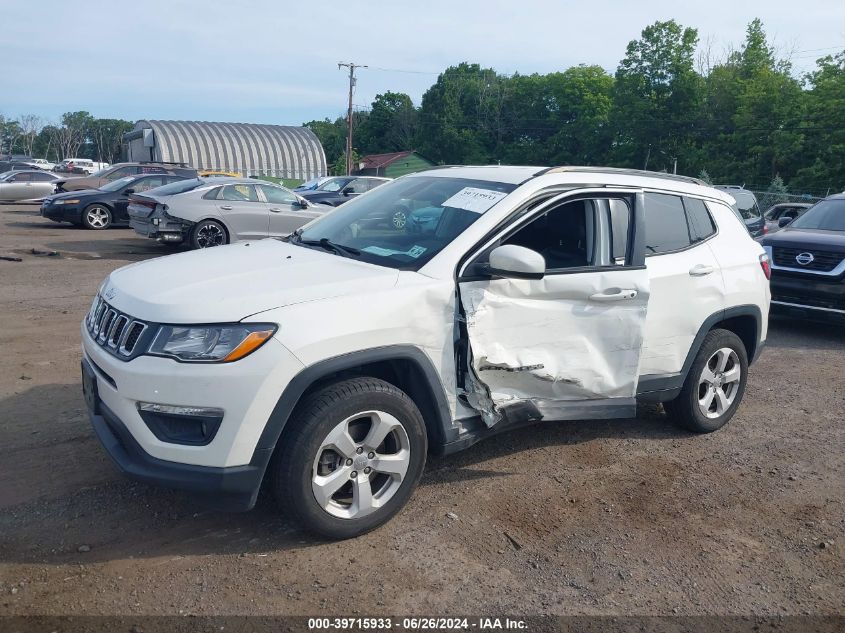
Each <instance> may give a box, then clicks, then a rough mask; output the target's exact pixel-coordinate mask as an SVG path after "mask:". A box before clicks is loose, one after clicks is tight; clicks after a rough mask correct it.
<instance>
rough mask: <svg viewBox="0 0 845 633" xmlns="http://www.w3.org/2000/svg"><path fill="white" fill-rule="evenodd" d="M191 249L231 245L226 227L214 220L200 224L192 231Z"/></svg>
mask: <svg viewBox="0 0 845 633" xmlns="http://www.w3.org/2000/svg"><path fill="white" fill-rule="evenodd" d="M190 243H191V248H193V249H199V248H211V247H213V246H223V245H224V244H228V243H229V234H228V233H226V229H225V227H224V226H223V225H222V224H220V223H219V222H216V221H214V220H203V221H202V222H198V223H197V224H196V225H195V226H194V228H193V230H192V231H191V238H190Z"/></svg>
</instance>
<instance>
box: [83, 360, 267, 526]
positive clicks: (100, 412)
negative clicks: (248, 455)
mask: <svg viewBox="0 0 845 633" xmlns="http://www.w3.org/2000/svg"><path fill="white" fill-rule="evenodd" d="M82 365H83V369H82V371H83V373H84V372H91V373H92V374H95V371H94V369H93V368H91V365H90V363H89V362H88V361H87V360H83V361H82ZM91 398H92V399H91V400H90V403H89V407H88V416H89V417H90V419H91V425H92V426H93V427H94V432H95V433H96V434H97V437H98V438H99V440H100V443H101V444H102V445H103V448H105V449H106V452H107V453H108V455H109V457H111V459H112V461H113V462H114V463H115V464H116V465H117V467H118V468H119V469H120V470H121V472H123V473H124V474H126V475H127V476H128V477H130V478H132V479H135V480H138V481H142V482H144V483H148V484H153V485H158V486H164V487H167V488H176V489H178V490H185V491H188V492H191V493H194V495H195V497H196V498H197V500H198V501H200V502H201V503H203V504H205V505H209V506H212V507H214V508H215V509H219V510H226V511H230V512H243V511H246V510H250V509H251V508H252V507H253V506H254V505H255V501H256V499H257V498H258V491H259V489H260V488H261V480H262V479H263V478H264V471H265V470H266V468H267V464H268V463H269V461H270V456H271V455H272V450H271V449H261V450H256V451H255V453H254V454H253V457H252V460H251V461H250V463H249V464H247V465H245V466H232V467H229V468H214V467H208V466H194V465H191V464H178V463H174V462H168V461H165V460H163V459H157V458H155V457H152V456H151V455H150V454H148V453H147V452H146V451H144V449H143V448H142V447H141V445H140V444H139V443H138V442H137V441H136V440H135V438H134V437H133V435H132V433H130V432H129V429H127V428H126V425H125V424H124V423H123V421H122V420H121V419H120V418H119V417H117V415H115V413H114V412H113V411H112V410H111V409H109V407H108V406H106V404H105V403H103V401H102V400H101V399H100V398H99V396H97V395H96V394H95V395H93V396H91ZM86 400H89V398H87V397H86Z"/></svg>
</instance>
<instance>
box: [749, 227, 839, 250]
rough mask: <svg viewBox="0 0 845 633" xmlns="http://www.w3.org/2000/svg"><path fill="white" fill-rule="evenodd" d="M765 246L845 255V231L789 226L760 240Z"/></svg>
mask: <svg viewBox="0 0 845 633" xmlns="http://www.w3.org/2000/svg"><path fill="white" fill-rule="evenodd" d="M760 243H761V244H762V245H763V246H782V247H784V248H810V247H812V248H818V249H823V250H829V251H833V252H835V253H845V231H818V230H815V229H797V228H792V227H791V226H787V227H786V228H783V229H781V230H780V231H778V232H777V233H775V234H773V235H772V234H770V235H767V236H766V237H764V238H763V239H762V240H760Z"/></svg>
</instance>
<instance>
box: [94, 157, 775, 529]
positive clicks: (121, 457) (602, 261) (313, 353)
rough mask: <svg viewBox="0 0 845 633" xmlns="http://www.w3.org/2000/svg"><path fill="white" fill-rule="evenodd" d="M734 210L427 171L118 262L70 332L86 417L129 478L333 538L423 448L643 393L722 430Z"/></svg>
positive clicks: (639, 182)
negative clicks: (224, 235) (201, 244)
mask: <svg viewBox="0 0 845 633" xmlns="http://www.w3.org/2000/svg"><path fill="white" fill-rule="evenodd" d="M732 202H733V200H732V199H731V198H730V196H728V195H727V194H726V193H723V192H721V191H718V190H716V189H713V188H711V187H707V186H705V185H704V184H703V183H701V182H699V181H697V180H695V179H692V178H684V177H677V176H670V175H666V174H654V173H648V172H636V171H629V170H615V169H604V168H579V167H560V168H552V169H542V168H538V167H453V168H439V169H433V170H430V171H425V172H421V173H417V174H412V175H408V176H405V177H402V178H400V179H397V180H395V181H393V182H391V183H388V184H385V185H383V186H381V187H379V188H377V189H374V190H373V191H371V192H369V193H367V194H364V195H362V196H360V197H359V198H356V199H355V200H352V201H350V202H348V203H347V204H345V205H343V206H342V207H340V208H339V209H337V210H336V211H333V212H332V213H330V214H327V215H325V216H323V217H322V218H319V219H317V220H315V221H313V222H311V223H310V224H308V225H307V226H305V227H304V228H302V229H298V230H297V231H296V232H295V233H294V234H292V235H291V236H290V237H288V238H284V239H270V240H264V241H260V242H246V243H240V244H236V245H230V246H225V247H221V248H214V249H209V250H204V251H198V252H191V253H184V254H178V255H173V256H169V257H161V258H158V259H154V260H151V261H147V262H143V263H136V264H132V265H130V266H126V267H124V268H121V269H119V270H116V271H115V272H113V273H112V274H111V275H109V277H108V279H106V281H105V282H104V283H103V285H102V286H101V288H100V290H99V293H98V295H97V297H96V299H95V300H94V303H93V305H92V307H91V310H90V313H89V314H88V316H87V317H86V319H85V321H84V322H83V324H82V340H83V351H84V355H83V361H82V366H83V387H84V392H85V396H86V401H87V403H88V407H89V409H90V413H91V420H92V422H93V425H94V428H95V430H96V433H97V434H98V436H99V438H100V440H101V441H102V443H103V444H104V446H105V448H106V449H107V450H108V452H109V454H110V455H111V457H112V458H113V459H114V461H115V462H116V463H117V465H118V466H119V467H120V468H121V469H122V470H123V471H125V472H126V473H127V474H129V475H130V476H133V477H135V478H137V479H140V480H143V481H147V482H154V483H160V484H164V485H168V486H172V487H176V488H182V489H186V490H189V491H192V492H193V493H194V494H195V496H198V497H206V498H208V499H210V500H211V501H213V502H214V503H215V504H216V505H217V506H221V507H227V508H229V509H239V510H246V509H249V508H251V507H252V506H253V505H254V504H255V501H256V497H257V495H258V490H259V486H260V484H261V483H262V481H263V480H265V479H269V482H268V483H269V484H271V486H272V487H273V489H274V490H275V492H276V494H277V496H278V498H279V499H280V501H281V504H282V511H283V512H287V513H290V514H291V515H293V516H294V517H295V518H296V519H298V520H299V521H301V522H302V523H303V524H305V526H307V527H308V528H310V529H311V530H314V531H316V532H319V533H321V534H323V535H326V536H329V537H335V538H345V537H350V536H355V535H357V534H361V533H363V532H366V531H368V530H371V529H373V528H375V527H376V526H378V525H380V524H382V523H384V522H385V521H387V520H388V519H389V518H390V517H391V516H393V515H394V514H395V513H396V512H398V511H399V509H400V508H401V507H402V506H403V505H404V503H405V502H406V501H407V500H408V498H409V496H410V495H411V493H412V491H413V489H414V487H415V486H416V484H417V482H418V481H419V478H420V475H421V474H422V471H423V466H424V464H425V461H426V455H427V453H428V452H429V451H436V452H438V453H451V452H454V451H458V450H460V449H463V448H466V447H468V446H470V445H472V444H473V443H475V442H477V441H479V440H481V439H483V438H485V437H488V436H490V435H493V434H495V433H498V432H501V431H504V430H506V429H510V428H513V427H515V426H518V425H523V424H526V423H529V422H536V421H540V420H569V419H589V418H614V417H633V416H635V415H636V408H635V405H636V402H637V400H642V401H650V402H662V403H664V406H665V408H666V410H667V412H669V414H671V415H672V417H674V418H675V419H676V420H678V421H679V422H680V423H681V424H683V425H684V426H686V427H687V428H688V429H691V430H693V431H696V432H710V431H714V430H716V429H718V428H719V427H721V426H722V425H724V424H725V423H726V422H727V421H728V420H729V419H730V418H731V417H732V416H733V414H734V412H735V411H736V409H737V407H738V406H739V404H740V402H741V400H742V396H743V391H744V389H745V385H746V380H747V377H748V367H749V365H750V363H751V362H752V361H753V360H754V359H755V358H756V357H757V355H758V354H759V352H760V349H761V348H762V346H763V344H764V342H765V340H766V327H767V318H768V311H769V300H770V296H769V283H768V275H769V264H768V259H767V257H766V255H765V254H764V250H763V248H762V247H761V246H760V245H759V244H757V243H756V242H755V241H754V240H752V239H751V237H750V236H749V235H748V232H747V231H746V230H745V227H744V226H743V224H742V222H740V221H739V220H738V219H737V217H736V215H735V214H734V212H733V211H732V210H731V207H730V204H731V203H732ZM397 211H401V212H402V213H403V214H404V215H405V216H406V218H407V221H406V223H405V224H404V226H403V227H401V229H400V228H397V227H395V226H387V225H385V224H384V223H383V222H381V221H380V220H381V219H383V218H385V217H390V215H391V214H393V213H396V212H397Z"/></svg>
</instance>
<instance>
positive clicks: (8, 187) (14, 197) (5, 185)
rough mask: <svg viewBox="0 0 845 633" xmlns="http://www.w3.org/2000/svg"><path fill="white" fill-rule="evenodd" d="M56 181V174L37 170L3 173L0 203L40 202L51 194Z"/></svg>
mask: <svg viewBox="0 0 845 633" xmlns="http://www.w3.org/2000/svg"><path fill="white" fill-rule="evenodd" d="M57 180H59V177H58V176H57V175H56V174H51V173H50V172H47V171H41V170H39V169H33V170H28V169H24V170H19V171H7V172H4V173H2V174H0V201H2V202H23V201H30V200H31V201H36V200H41V199H43V198H46V197H47V196H49V195H51V194H53V192H54V191H55V190H56V181H57Z"/></svg>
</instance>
